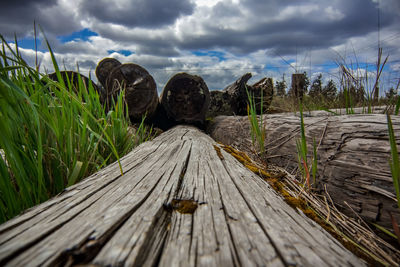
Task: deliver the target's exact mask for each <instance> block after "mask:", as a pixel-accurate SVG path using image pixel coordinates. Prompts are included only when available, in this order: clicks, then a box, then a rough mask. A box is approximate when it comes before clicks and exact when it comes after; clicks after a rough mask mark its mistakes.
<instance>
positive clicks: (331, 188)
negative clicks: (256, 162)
mask: <svg viewBox="0 0 400 267" xmlns="http://www.w3.org/2000/svg"><path fill="white" fill-rule="evenodd" d="M313 114H317V115H318V116H313ZM327 114H328V112H315V113H311V114H308V113H305V114H304V115H305V117H304V124H305V129H306V137H307V144H308V151H309V153H308V154H309V158H308V162H311V157H312V151H313V148H312V144H313V139H315V141H316V144H317V147H318V151H317V155H318V173H317V175H318V177H317V185H316V187H317V189H319V190H320V191H321V193H325V190H324V185H327V192H328V193H329V195H330V196H331V197H332V199H333V201H334V203H335V205H336V206H337V207H339V208H340V209H341V210H342V211H343V212H344V213H345V214H346V215H348V216H352V217H355V218H357V216H360V217H361V218H363V219H364V220H365V221H367V222H369V223H377V224H379V225H381V226H384V227H386V228H387V229H393V228H392V223H391V219H390V214H392V215H393V216H394V217H395V218H396V220H397V221H398V222H400V212H399V208H398V207H397V201H396V196H395V189H394V187H393V181H392V176H391V172H390V167H389V159H390V146H389V137H388V130H387V123H386V115H384V114H370V115H365V114H357V115H343V116H329V115H327ZM392 120H393V125H394V131H395V134H396V138H397V144H398V145H400V135H399V131H400V117H398V116H393V117H392ZM264 123H265V125H266V141H265V144H266V145H265V149H266V151H267V153H266V156H265V157H264V159H265V160H267V162H269V163H271V164H275V165H278V166H280V167H283V168H286V169H287V170H288V171H291V172H296V170H297V167H298V160H297V149H296V140H298V139H299V138H300V119H299V116H298V115H297V116H294V115H293V114H273V115H272V114H271V115H266V116H265V117H264ZM209 133H210V135H211V137H213V138H214V139H215V140H216V141H219V142H222V143H224V144H227V145H233V146H236V147H238V148H239V149H241V150H245V151H247V152H249V153H250V154H251V153H253V152H252V149H251V148H252V147H253V146H252V140H251V136H250V125H249V122H248V118H247V117H233V116H220V117H216V118H215V119H214V121H213V123H212V124H211V125H210V127H209Z"/></svg>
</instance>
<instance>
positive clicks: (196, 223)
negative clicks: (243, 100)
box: [0, 126, 364, 267]
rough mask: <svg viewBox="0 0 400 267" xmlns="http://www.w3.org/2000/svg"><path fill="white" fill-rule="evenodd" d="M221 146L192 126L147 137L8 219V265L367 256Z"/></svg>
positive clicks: (4, 248)
mask: <svg viewBox="0 0 400 267" xmlns="http://www.w3.org/2000/svg"><path fill="white" fill-rule="evenodd" d="M216 146H217V143H215V141H213V140H212V139H211V138H210V137H209V136H207V135H206V134H204V133H202V132H200V131H199V130H198V129H196V128H193V127H190V126H178V127H175V128H173V129H171V130H169V131H167V132H165V133H163V134H162V135H160V136H159V137H157V138H156V139H154V140H153V141H151V142H147V143H144V144H142V145H140V146H139V147H137V148H136V149H135V150H134V151H132V152H131V153H130V154H128V155H127V156H125V157H124V158H123V159H122V160H121V163H122V166H123V170H124V175H121V173H120V171H119V167H118V164H117V163H114V164H112V165H110V166H108V167H106V168H104V169H103V170H101V171H99V172H98V173H96V174H94V175H92V176H90V177H88V178H87V179H85V180H83V181H82V182H80V183H79V184H76V185H74V186H71V187H69V188H67V189H65V191H64V192H62V193H61V194H59V195H58V196H56V197H54V198H53V199H51V200H49V201H47V202H45V203H43V204H41V205H38V206H36V207H34V208H32V209H30V210H28V211H27V212H25V213H24V214H22V215H20V216H18V217H16V218H14V219H12V220H10V221H8V222H6V223H4V224H3V225H0V265H1V266H57V265H63V266H64V265H67V266H68V265H76V264H94V265H100V266H105V265H107V266H122V265H124V266H154V265H156V266H195V265H198V266H205V265H207V266H294V265H297V266H313V267H315V266H363V265H364V263H363V262H362V261H361V260H359V259H358V258H357V257H356V256H354V255H353V254H351V253H350V252H349V251H348V250H346V249H345V248H344V247H343V246H342V245H341V244H340V243H339V242H338V241H336V240H335V239H333V238H332V237H331V236H330V235H329V234H327V233H326V232H325V230H323V229H322V228H321V227H320V226H319V225H317V224H316V223H314V222H313V221H311V220H310V219H308V218H307V217H305V216H304V215H303V214H302V213H301V212H299V211H296V210H294V209H293V208H291V207H290V206H288V205H287V204H286V203H285V202H284V201H283V199H282V198H281V197H280V196H279V195H278V194H277V193H276V192H275V191H274V190H273V189H272V188H271V187H270V186H269V185H268V184H267V183H266V182H265V181H263V180H262V179H261V178H260V177H258V176H256V175H255V174H253V173H252V172H251V171H249V170H248V169H247V168H245V167H244V166H243V165H241V163H239V162H238V161H237V160H236V159H234V158H233V157H232V156H231V155H230V154H228V153H226V152H225V151H224V150H223V149H219V148H216ZM218 151H219V152H218Z"/></svg>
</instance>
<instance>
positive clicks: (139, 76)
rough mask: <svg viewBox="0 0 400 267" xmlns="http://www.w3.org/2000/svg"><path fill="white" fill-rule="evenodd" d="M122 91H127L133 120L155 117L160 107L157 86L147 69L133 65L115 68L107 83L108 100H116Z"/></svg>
mask: <svg viewBox="0 0 400 267" xmlns="http://www.w3.org/2000/svg"><path fill="white" fill-rule="evenodd" d="M121 90H125V101H126V103H127V105H128V114H129V117H130V118H131V120H133V121H138V120H141V119H142V116H143V115H146V117H147V118H150V117H152V116H153V115H154V113H155V111H156V109H157V105H158V93H157V85H156V82H155V81H154V78H153V77H152V76H151V75H150V74H149V72H148V71H147V70H146V69H144V68H143V67H141V66H139V65H137V64H133V63H129V64H122V65H120V66H117V67H115V68H114V69H113V70H112V71H111V73H110V75H109V76H108V78H107V81H106V92H107V100H108V101H109V102H110V101H111V99H113V98H114V99H115V98H116V97H117V96H118V94H119V92H120V91H121Z"/></svg>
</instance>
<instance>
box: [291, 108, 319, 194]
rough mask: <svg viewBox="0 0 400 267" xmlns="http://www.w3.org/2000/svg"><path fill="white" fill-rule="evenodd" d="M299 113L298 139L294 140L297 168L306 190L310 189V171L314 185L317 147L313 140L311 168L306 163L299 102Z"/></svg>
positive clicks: (303, 128)
mask: <svg viewBox="0 0 400 267" xmlns="http://www.w3.org/2000/svg"><path fill="white" fill-rule="evenodd" d="M299 111H300V139H299V140H296V148H297V159H298V165H299V166H298V168H299V170H301V173H302V176H303V178H304V184H307V188H308V189H310V188H311V183H310V176H311V175H310V170H311V174H312V176H313V184H315V183H316V176H317V171H318V170H317V146H316V143H315V139H313V158H312V163H311V168H310V165H309V163H308V160H307V157H308V149H307V140H306V133H305V127H304V118H303V103H302V102H299Z"/></svg>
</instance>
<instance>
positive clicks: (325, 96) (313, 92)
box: [275, 72, 399, 106]
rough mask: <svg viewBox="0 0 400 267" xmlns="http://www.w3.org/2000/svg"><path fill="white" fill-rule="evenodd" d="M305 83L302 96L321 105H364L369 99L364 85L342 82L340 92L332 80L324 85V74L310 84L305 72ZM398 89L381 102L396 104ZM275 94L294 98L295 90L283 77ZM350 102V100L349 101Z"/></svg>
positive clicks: (391, 91)
mask: <svg viewBox="0 0 400 267" xmlns="http://www.w3.org/2000/svg"><path fill="white" fill-rule="evenodd" d="M303 75H304V82H303V83H302V88H300V90H301V91H302V92H301V93H302V95H305V96H308V98H311V99H313V100H314V101H318V102H319V103H320V104H324V103H325V104H327V105H329V106H331V105H336V104H337V105H341V103H344V102H345V101H346V98H347V99H350V101H351V102H352V105H354V106H357V105H363V104H364V103H365V101H366V98H367V93H366V90H365V87H364V85H363V84H362V83H355V82H348V81H345V82H342V86H341V90H338V86H337V85H336V83H335V82H334V81H333V80H332V79H330V80H328V82H327V83H326V84H323V80H322V74H319V75H318V76H317V77H315V79H313V80H312V82H310V79H309V77H308V76H307V73H306V72H304V73H303ZM398 88H399V86H397V88H394V87H391V88H390V89H389V90H388V91H387V92H385V96H384V97H382V98H381V99H380V100H379V101H380V103H382V101H384V102H385V103H386V102H394V101H396V100H397V98H398V97H399V96H398ZM298 90H299V89H298ZM275 92H276V95H277V96H279V97H294V96H295V95H294V88H293V87H292V86H290V87H289V86H288V84H287V82H286V80H285V77H284V76H283V77H282V79H281V80H277V81H276V82H275ZM348 101H349V100H348Z"/></svg>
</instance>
